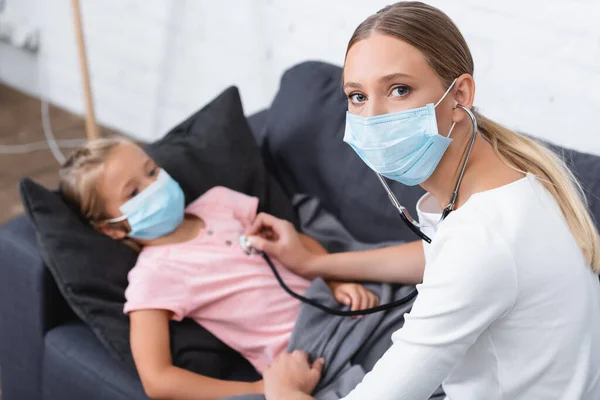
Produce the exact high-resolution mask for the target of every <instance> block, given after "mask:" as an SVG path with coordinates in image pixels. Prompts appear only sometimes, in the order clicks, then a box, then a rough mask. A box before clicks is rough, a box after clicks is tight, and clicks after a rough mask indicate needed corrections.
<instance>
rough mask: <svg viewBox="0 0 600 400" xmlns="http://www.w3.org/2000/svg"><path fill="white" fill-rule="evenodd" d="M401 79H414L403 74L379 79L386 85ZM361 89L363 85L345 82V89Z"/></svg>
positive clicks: (389, 75) (399, 73) (395, 73)
mask: <svg viewBox="0 0 600 400" xmlns="http://www.w3.org/2000/svg"><path fill="white" fill-rule="evenodd" d="M401 78H405V79H406V78H409V79H412V78H413V77H412V76H410V75H408V74H404V73H402V72H394V73H393V74H388V75H384V76H382V77H381V78H379V83H381V84H384V83H388V82H390V81H394V80H397V79H401ZM361 87H362V86H361V84H360V83H357V82H345V83H344V86H343V88H344V89H360V88H361Z"/></svg>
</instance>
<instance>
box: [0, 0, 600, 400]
mask: <svg viewBox="0 0 600 400" xmlns="http://www.w3.org/2000/svg"><path fill="white" fill-rule="evenodd" d="M389 3H390V0H371V1H364V0H302V1H289V0H252V1H247V0H219V1H216V0H171V1H168V0H103V1H99V0H80V7H81V15H82V21H83V31H84V37H85V42H86V43H85V44H86V49H87V59H88V65H89V74H90V77H91V88H92V98H93V101H94V103H95V112H96V117H97V121H98V123H99V125H100V126H101V127H102V128H101V130H102V133H103V134H104V135H108V134H121V135H127V136H129V137H132V138H134V139H136V140H139V141H153V140H156V139H158V138H160V137H161V136H163V135H164V134H165V133H166V132H167V130H168V129H169V128H170V127H172V126H174V125H175V124H177V123H179V122H180V121H181V120H183V119H184V118H186V117H187V116H188V115H189V114H191V113H192V112H194V111H196V110H197V109H199V108H200V107H202V106H203V105H205V104H206V103H208V102H209V101H210V100H211V99H212V98H213V97H214V96H215V95H217V94H218V93H219V92H221V91H222V90H223V89H224V88H225V87H227V86H230V85H237V86H238V87H239V88H240V91H241V95H242V98H243V103H244V107H245V111H246V114H251V113H254V112H256V111H259V110H261V109H262V108H265V107H268V106H269V104H270V102H271V100H272V99H273V96H274V95H275V93H276V91H277V88H278V82H279V79H280V77H281V75H282V73H283V72H284V71H285V70H286V69H287V68H289V67H291V66H293V65H294V64H296V63H298V62H301V61H305V60H322V61H327V62H331V63H334V64H338V65H341V64H342V63H343V59H344V53H345V49H346V44H347V41H348V39H349V38H350V36H351V34H352V31H353V30H354V28H355V27H356V26H357V25H358V24H359V23H360V22H361V21H362V20H363V19H364V18H366V17H367V16H368V15H370V14H372V13H374V12H376V11H377V10H378V9H380V8H381V7H383V6H385V5H387V4H389ZM429 3H430V4H432V5H435V6H437V7H440V8H441V9H442V10H443V11H445V12H446V13H447V14H449V15H450V17H451V18H453V19H454V20H455V22H456V23H457V25H458V26H459V28H460V29H461V30H462V32H463V34H464V35H465V37H466V39H467V42H468V43H469V45H470V47H471V50H472V52H473V55H474V58H475V65H476V73H475V79H476V82H477V97H476V105H477V106H479V107H480V108H481V109H482V111H483V112H484V113H485V114H486V115H488V116H490V117H492V118H493V119H496V120H498V121H500V122H503V123H504V124H506V125H508V126H510V127H512V128H515V129H517V130H519V131H521V132H525V133H528V134H531V135H533V136H537V137H539V138H542V139H545V140H548V141H550V142H554V143H556V144H560V145H563V146H566V147H570V148H573V149H576V150H580V151H584V152H588V153H593V154H597V155H600V127H599V124H598V121H597V115H598V114H599V113H600V22H599V21H600V1H598V0H570V1H564V0H563V1H559V0H504V1H481V0H430V1H429ZM75 33H76V31H75V28H74V18H73V9H72V3H71V0H46V1H43V0H0V223H2V222H4V221H7V220H9V219H11V218H14V217H15V216H17V215H19V214H21V213H22V211H23V209H22V207H21V204H20V200H19V196H18V191H17V183H18V180H19V179H20V177H22V176H31V177H32V178H34V179H35V180H37V181H38V182H40V183H42V184H44V185H46V186H48V187H54V186H55V185H56V182H57V174H56V172H57V169H58V166H59V163H58V161H57V160H56V159H55V157H54V155H53V153H52V152H51V151H50V150H49V149H48V145H47V143H46V139H47V138H48V137H52V133H53V134H54V136H55V137H56V139H57V140H58V142H56V143H57V144H59V145H60V146H61V147H62V148H63V152H65V153H68V151H69V150H68V149H69V148H72V147H74V146H76V145H79V144H81V143H83V140H84V138H85V125H84V120H83V118H82V117H83V115H84V111H85V103H84V96H83V89H82V83H83V81H82V74H81V71H80V65H79V58H78V52H77V45H76V43H77V42H76V34H75ZM52 143H55V142H52ZM57 157H58V156H57ZM58 158H59V159H60V157H58ZM0 397H1V394H0Z"/></svg>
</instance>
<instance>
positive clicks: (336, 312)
mask: <svg viewBox="0 0 600 400" xmlns="http://www.w3.org/2000/svg"><path fill="white" fill-rule="evenodd" d="M254 252H255V253H257V254H259V255H260V256H261V257H262V258H264V260H265V261H266V262H267V264H268V265H269V267H270V268H271V271H273V275H275V278H276V279H277V282H279V285H280V286H281V287H282V288H283V290H285V291H286V292H287V294H289V295H290V296H292V297H293V298H295V299H297V300H300V301H301V302H303V303H305V304H308V305H310V306H313V307H315V308H318V309H319V310H321V311H323V312H326V313H327V314H331V315H337V316H340V317H355V316H358V315H369V314H374V313H377V312H381V311H387V310H391V309H392V308H396V307H400V306H403V305H405V304H407V303H408V302H410V301H411V300H412V299H414V298H415V297H416V296H417V289H416V288H414V289H413V290H412V291H411V292H410V293H409V294H407V295H406V296H404V297H402V298H401V299H398V300H395V301H392V302H390V303H387V304H381V305H379V306H377V307H372V308H366V309H364V310H356V311H344V310H336V309H334V308H330V307H327V306H324V305H323V304H321V303H319V302H317V301H315V300H313V299H309V298H308V297H304V296H302V295H300V294H298V293H296V292H294V291H293V290H292V289H290V288H289V287H288V285H286V284H285V282H284V281H283V279H282V278H281V275H279V272H278V271H277V268H275V265H274V264H273V261H271V258H270V257H269V256H268V255H267V254H266V253H265V252H263V251H260V250H254Z"/></svg>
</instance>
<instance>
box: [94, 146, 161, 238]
mask: <svg viewBox="0 0 600 400" xmlns="http://www.w3.org/2000/svg"><path fill="white" fill-rule="evenodd" d="M158 172H159V167H158V166H157V165H156V163H155V162H154V161H153V160H152V159H151V158H150V157H148V155H147V154H146V153H145V152H144V151H143V150H142V149H141V148H140V147H138V146H136V145H135V144H129V143H124V144H120V145H119V146H117V147H116V148H115V149H114V150H113V151H112V152H111V154H110V156H109V157H108V158H107V159H106V161H105V162H104V168H103V173H102V174H100V176H99V179H98V183H97V190H98V193H99V194H100V196H101V197H102V200H103V203H104V208H105V211H106V214H107V216H108V217H109V218H116V217H119V216H121V215H122V213H121V211H120V210H119V208H120V207H121V206H122V205H123V204H124V203H126V202H127V201H128V200H130V199H132V198H134V197H135V196H136V195H137V194H138V193H140V192H141V191H142V190H144V189H145V188H147V187H148V186H149V185H150V184H152V183H153V182H154V181H156V178H157V176H158ZM98 228H99V229H100V230H101V231H102V232H103V233H105V234H107V235H108V236H110V237H112V238H114V239H122V238H124V237H125V236H126V235H127V232H129V230H130V227H129V224H128V223H127V221H124V222H123V223H122V224H106V225H105V224H102V225H101V226H99V227H98Z"/></svg>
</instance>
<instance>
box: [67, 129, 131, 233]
mask: <svg viewBox="0 0 600 400" xmlns="http://www.w3.org/2000/svg"><path fill="white" fill-rule="evenodd" d="M125 143H128V144H130V143H132V142H130V141H128V140H126V139H121V138H114V139H97V140H94V141H91V142H89V143H87V144H86V145H85V146H84V147H81V148H79V149H78V150H76V151H74V152H73V153H72V154H71V155H70V156H69V158H67V161H65V163H64V164H63V165H62V166H61V168H60V170H59V177H60V181H59V186H58V187H59V190H60V192H61V193H62V195H63V196H64V197H65V199H66V200H68V201H69V202H71V203H72V204H73V205H75V206H76V207H77V208H78V209H79V212H80V214H81V215H82V216H83V217H84V218H85V219H87V220H88V221H90V222H91V223H95V222H99V221H102V220H104V219H108V218H109V216H108V215H106V210H105V208H104V204H103V201H102V196H101V195H100V194H99V193H98V189H97V184H96V183H97V180H98V176H99V175H100V174H101V173H102V171H103V166H104V162H105V161H106V159H107V158H108V156H109V155H110V153H111V152H112V151H113V150H114V149H115V148H116V147H117V146H119V145H121V144H125Z"/></svg>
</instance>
